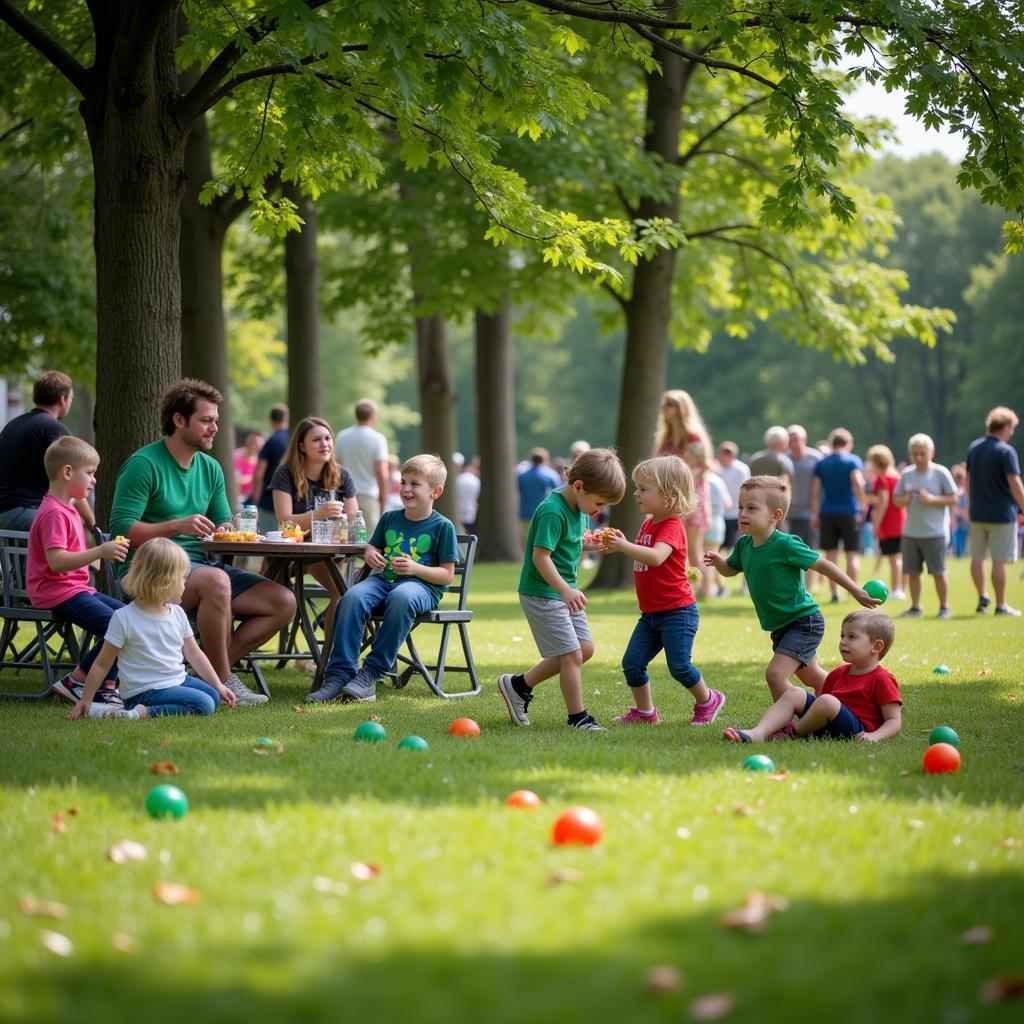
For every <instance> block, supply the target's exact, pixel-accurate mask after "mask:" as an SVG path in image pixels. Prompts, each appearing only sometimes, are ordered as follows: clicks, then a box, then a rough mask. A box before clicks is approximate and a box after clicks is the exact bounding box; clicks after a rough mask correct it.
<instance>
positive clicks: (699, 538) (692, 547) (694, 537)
mask: <svg viewBox="0 0 1024 1024" xmlns="http://www.w3.org/2000/svg"><path fill="white" fill-rule="evenodd" d="M686 560H687V561H688V562H689V563H690V565H692V566H695V567H696V568H698V569H700V570H701V571H702V572H703V570H704V534H703V532H702V531H700V530H694V529H692V528H691V527H689V526H688V527H687V528H686Z"/></svg>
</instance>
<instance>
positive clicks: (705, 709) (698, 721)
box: [690, 690, 725, 725]
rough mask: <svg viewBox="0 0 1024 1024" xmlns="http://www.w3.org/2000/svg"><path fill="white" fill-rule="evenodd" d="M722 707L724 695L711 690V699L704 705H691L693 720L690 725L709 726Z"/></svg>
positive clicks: (723, 705)
mask: <svg viewBox="0 0 1024 1024" xmlns="http://www.w3.org/2000/svg"><path fill="white" fill-rule="evenodd" d="M724 707H725V694H724V693H722V691H721V690H712V691H711V699H710V700H709V701H708V702H707V703H706V704H694V705H693V720H692V721H691V722H690V725H710V724H711V723H712V722H713V721H714V720H715V719H716V718H717V717H718V712H719V711H721V710H722V708H724Z"/></svg>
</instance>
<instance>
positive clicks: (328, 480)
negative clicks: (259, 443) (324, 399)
mask: <svg viewBox="0 0 1024 1024" xmlns="http://www.w3.org/2000/svg"><path fill="white" fill-rule="evenodd" d="M314 427H323V428H324V429H325V430H326V431H327V436H328V437H329V438H330V442H331V451H332V452H333V451H334V431H333V430H332V429H331V425H330V423H328V422H327V420H324V419H321V418H320V417H319V416H307V417H305V419H301V420H299V422H298V424H297V425H296V427H295V429H294V430H293V431H292V436H291V437H290V438H288V448H287V449H286V451H285V453H284V458H283V459H282V460H281V461H282V462H283V463H284V465H285V467H286V468H287V470H288V472H289V473H291V476H292V484H293V485H294V486H295V497H296V498H298V499H299V501H304V502H306V503H307V504H308V503H309V482H308V481H307V479H306V456H305V455H303V454H302V452H301V451H300V449H301V447H302V442H303V441H305V440H306V435H307V434H308V433H309V432H310V431H311V430H312V429H313V428H314ZM340 484H341V467H340V466H339V465H338V459H337V457H336V456H335V457H333V458H331V459H330V460H329V461H328V463H327V465H326V466H324V471H323V475H322V476H321V477H320V486H321V487H322V488H323V489H324V490H325V491H333V490H337V488H338V486H339V485H340Z"/></svg>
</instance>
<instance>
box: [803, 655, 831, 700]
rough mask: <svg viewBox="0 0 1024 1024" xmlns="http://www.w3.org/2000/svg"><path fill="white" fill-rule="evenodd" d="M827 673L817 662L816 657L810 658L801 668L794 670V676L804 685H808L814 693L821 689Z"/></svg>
mask: <svg viewBox="0 0 1024 1024" xmlns="http://www.w3.org/2000/svg"><path fill="white" fill-rule="evenodd" d="M827 674H828V673H827V672H826V671H825V670H824V669H823V668H822V667H821V666H820V665H819V664H818V659H817V658H816V657H814V658H811V660H810V661H809V662H807V664H806V665H804V667H803V668H798V669H797V670H796V677H797V679H799V680H800V682H801V683H803V684H804V686H809V687H810V688H811V689H812V690H814V692H815V693H817V692H818V690H820V689H821V687H822V684H823V683H824V682H825V676H826V675H827Z"/></svg>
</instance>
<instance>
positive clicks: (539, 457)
mask: <svg viewBox="0 0 1024 1024" xmlns="http://www.w3.org/2000/svg"><path fill="white" fill-rule="evenodd" d="M548 458H549V456H548V450H547V449H546V448H534V449H533V450H532V451H531V452H530V465H529V466H528V467H527V468H526V469H524V470H523V471H522V472H521V473H520V474H519V477H518V483H519V527H520V534H521V537H522V539H523V541H525V540H526V531H527V530H528V529H529V528H530V520H531V519H532V518H533V513H534V512H536V511H537V508H538V506H539V505H540V503H541V502H542V501H543V500H544V499H545V498H546V497H547V496H548V495H549V494H550V493H551V492H552V491H553V490H554V489H555V488H556V487H561V485H562V480H561V478H560V477H559V475H558V474H557V473H556V472H555V471H554V470H553V469H552V468H551V467H550V466H549V465H548Z"/></svg>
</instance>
